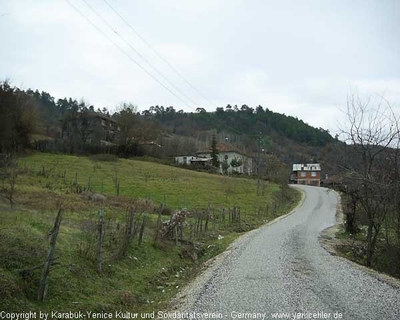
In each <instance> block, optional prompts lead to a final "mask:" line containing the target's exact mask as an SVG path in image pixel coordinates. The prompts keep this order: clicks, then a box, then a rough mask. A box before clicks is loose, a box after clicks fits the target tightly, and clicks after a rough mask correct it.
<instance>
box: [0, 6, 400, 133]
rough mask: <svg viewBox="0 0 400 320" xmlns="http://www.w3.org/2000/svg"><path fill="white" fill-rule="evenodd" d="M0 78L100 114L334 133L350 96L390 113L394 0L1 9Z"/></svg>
mask: <svg viewBox="0 0 400 320" xmlns="http://www.w3.org/2000/svg"><path fill="white" fill-rule="evenodd" d="M85 2H86V3H85ZM106 2H108V4H109V5H111V7H110V6H109V5H107V3H106ZM87 4H88V5H89V6H90V7H92V8H93V9H94V10H95V11H96V12H97V14H96V13H94V11H92V9H90V7H89V6H88V5H87ZM73 7H75V8H76V9H77V10H76V9H74V8H73ZM112 8H113V9H115V10H116V11H117V12H118V13H120V15H121V16H122V17H123V18H124V19H125V21H126V22H128V23H129V25H127V24H126V23H125V22H124V21H123V20H122V19H121V18H120V17H119V16H118V15H117V14H116V13H115V12H114V11H113V10H112ZM78 11H80V12H81V14H83V16H84V17H86V18H84V17H82V15H81V14H80V13H78ZM87 19H88V20H90V21H91V22H92V24H91V23H90V22H88V20H87ZM104 21H106V22H107V23H108V24H106V23H105V22H104ZM93 24H94V25H93ZM99 30H101V32H100V31H99ZM102 33H104V34H105V35H106V37H107V38H106V37H104V35H103V34H102ZM138 34H139V35H140V36H138ZM143 39H144V40H145V41H146V42H147V43H148V44H150V45H151V47H149V46H148V45H147V44H146V43H145V42H143ZM117 46H118V47H117ZM151 48H153V49H154V50H155V51H156V52H157V53H158V54H159V55H161V57H162V58H163V59H165V60H166V61H168V62H169V64H170V65H171V66H173V68H174V69H175V70H177V71H178V72H179V73H180V74H181V75H183V77H184V78H182V77H181V76H180V75H178V74H177V73H176V72H175V71H174V70H173V69H172V68H171V67H170V66H168V65H167V64H166V63H165V62H164V61H163V60H162V59H160V57H159V56H158V55H157V54H156V53H155V52H154V51H153V50H152V49H151ZM138 53H139V54H138ZM143 58H144V59H145V60H147V62H146V61H145V60H144V59H143ZM134 61H135V62H136V63H138V64H139V65H140V66H141V67H142V68H144V69H146V70H147V72H148V73H150V74H151V75H152V76H153V77H151V76H149V75H148V73H146V72H145V71H143V69H142V68H140V67H139V66H138V65H137V64H136V63H135V62H134ZM0 77H1V79H0V80H5V79H6V78H9V79H11V81H12V84H13V85H15V86H19V87H22V88H24V89H28V88H33V89H39V90H40V91H41V90H43V91H46V92H49V93H50V94H51V95H53V96H55V97H56V99H58V98H63V97H73V98H77V99H80V98H84V99H85V100H86V101H88V102H89V103H91V104H93V105H94V106H95V108H103V107H106V108H108V109H109V110H115V107H116V106H117V105H118V104H120V103H121V102H132V103H134V104H136V105H137V106H138V107H139V110H144V109H148V108H149V107H150V106H152V105H157V104H158V105H163V106H165V107H167V106H171V105H172V106H174V107H175V109H177V110H179V109H183V110H185V111H194V110H195V109H196V108H197V107H204V108H206V109H207V110H215V108H216V107H225V106H226V105H227V104H228V103H229V104H231V105H235V104H237V105H238V106H241V105H242V104H247V105H249V106H250V107H255V106H257V105H262V106H263V107H268V108H269V109H270V110H273V111H276V112H280V113H285V114H286V115H292V116H297V117H298V118H300V119H303V120H304V121H305V122H307V123H309V124H310V125H312V126H315V127H322V128H325V129H329V130H330V131H331V133H332V134H333V133H335V132H336V130H337V126H338V124H337V122H338V120H340V119H342V117H343V111H341V110H344V109H345V107H346V98H347V95H348V94H349V92H359V93H360V94H361V95H364V96H366V95H374V94H381V95H384V96H385V98H386V99H388V100H389V101H390V102H391V103H392V104H393V105H394V106H395V108H396V110H397V111H396V112H399V110H400V0H393V1H391V0H376V1H367V0H363V1H356V0H346V1H340V0H335V1H322V0H321V1H278V0H276V1H268V0H196V1H195V0H136V1H128V0H106V1H105V0H84V1H83V0H68V1H67V0H0ZM154 78H155V79H157V80H158V81H159V82H161V83H162V84H163V86H162V85H161V84H160V83H158V82H157V81H156V80H155V79H154ZM166 79H167V80H166ZM185 79H186V80H185ZM187 81H188V82H189V83H190V85H189V84H188V83H187ZM171 84H172V85H171ZM192 86H193V87H194V88H195V89H196V90H194V89H193V87H192ZM165 87H167V88H169V91H168V90H167V89H166V88H165ZM170 91H171V92H173V93H174V94H172V93H171V92H170ZM199 92H200V93H199ZM177 96H178V97H179V98H178V97H177ZM342 121H343V120H340V122H342Z"/></svg>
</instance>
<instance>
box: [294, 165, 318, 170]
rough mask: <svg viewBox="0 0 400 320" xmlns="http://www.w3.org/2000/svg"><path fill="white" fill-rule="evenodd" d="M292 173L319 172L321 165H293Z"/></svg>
mask: <svg viewBox="0 0 400 320" xmlns="http://www.w3.org/2000/svg"><path fill="white" fill-rule="evenodd" d="M293 171H321V164H319V163H307V164H304V163H294V164H293Z"/></svg>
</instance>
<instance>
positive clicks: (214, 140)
mask: <svg viewBox="0 0 400 320" xmlns="http://www.w3.org/2000/svg"><path fill="white" fill-rule="evenodd" d="M211 158H212V161H211V163H212V165H213V166H214V167H215V168H219V160H218V148H217V138H216V137H215V134H213V136H212V141H211Z"/></svg>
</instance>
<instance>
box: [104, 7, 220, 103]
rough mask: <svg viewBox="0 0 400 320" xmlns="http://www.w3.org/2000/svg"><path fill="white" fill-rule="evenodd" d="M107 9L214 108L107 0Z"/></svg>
mask: <svg viewBox="0 0 400 320" xmlns="http://www.w3.org/2000/svg"><path fill="white" fill-rule="evenodd" d="M103 1H104V2H105V3H106V4H107V5H108V7H109V8H110V9H111V10H112V11H114V13H115V14H116V15H117V16H118V17H119V18H120V19H121V20H122V21H123V22H124V23H125V24H126V25H127V26H128V27H129V28H130V29H131V30H132V31H133V32H134V33H135V34H136V35H137V36H138V37H139V38H140V39H141V40H142V41H143V42H144V43H145V44H146V45H147V46H148V47H149V48H150V49H151V50H152V51H153V52H154V53H155V54H156V55H157V56H158V57H159V58H160V59H161V60H162V61H164V63H165V64H167V65H168V66H169V67H170V68H171V69H172V70H173V71H174V72H175V73H176V74H177V75H178V76H179V77H181V78H182V79H183V80H184V81H185V82H186V83H187V84H188V85H189V86H190V87H191V88H192V89H193V90H194V91H196V92H197V93H198V94H199V95H200V96H201V97H203V99H205V100H207V101H208V103H209V104H210V105H211V106H212V107H213V108H215V106H214V104H213V103H212V102H211V101H210V100H209V99H208V98H207V97H206V96H205V95H204V94H202V93H201V92H200V91H199V90H198V89H197V88H196V87H195V86H194V85H193V84H192V83H191V82H190V81H189V80H188V79H187V78H186V77H185V76H183V75H182V74H181V73H180V72H179V71H178V70H177V69H176V68H175V67H174V66H173V65H172V64H171V63H169V62H168V60H167V59H165V58H164V57H163V56H162V55H161V54H160V53H159V52H158V51H157V50H156V49H155V48H154V47H153V46H152V45H151V44H150V43H149V42H148V41H147V40H146V39H145V38H144V37H143V36H142V35H141V34H140V33H139V32H138V31H137V30H136V29H135V28H134V27H133V26H132V25H131V24H130V23H129V22H128V21H127V20H126V19H125V18H124V17H123V16H122V15H121V14H120V13H119V12H118V11H117V10H116V9H115V8H114V7H113V6H112V5H111V4H110V3H109V2H108V1H107V0H103Z"/></svg>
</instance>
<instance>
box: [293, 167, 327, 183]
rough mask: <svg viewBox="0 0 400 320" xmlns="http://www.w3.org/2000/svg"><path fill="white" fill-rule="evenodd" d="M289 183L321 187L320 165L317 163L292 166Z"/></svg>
mask: <svg viewBox="0 0 400 320" xmlns="http://www.w3.org/2000/svg"><path fill="white" fill-rule="evenodd" d="M290 182H291V183H294V184H302V185H308V186H317V187H319V186H320V185H321V165H320V164H319V163H308V164H301V163H295V164H293V170H292V173H291V175H290Z"/></svg>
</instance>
